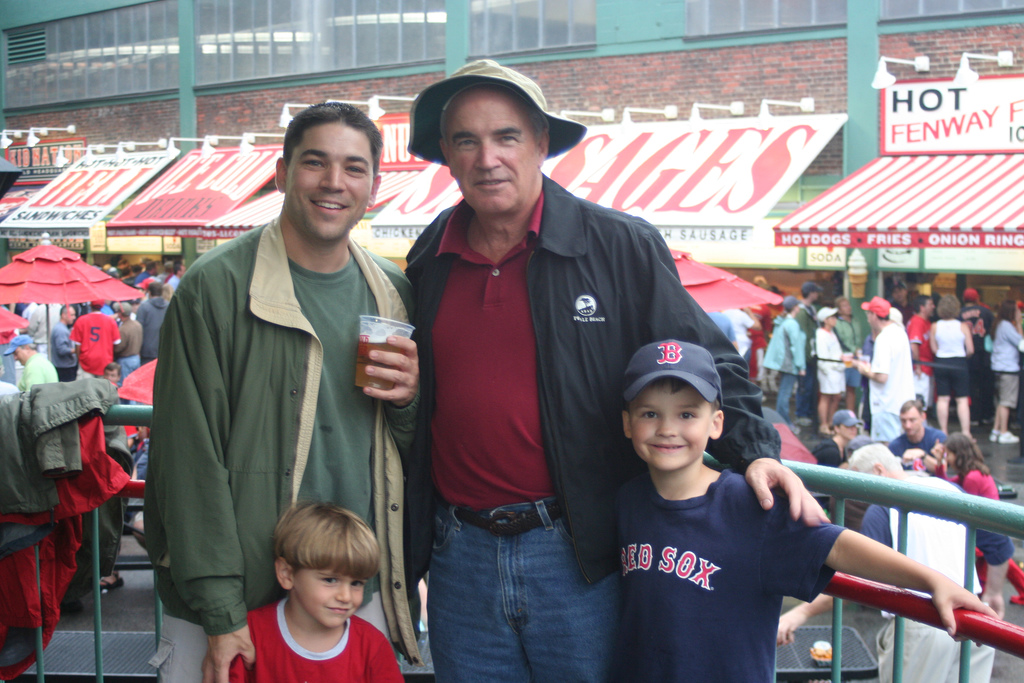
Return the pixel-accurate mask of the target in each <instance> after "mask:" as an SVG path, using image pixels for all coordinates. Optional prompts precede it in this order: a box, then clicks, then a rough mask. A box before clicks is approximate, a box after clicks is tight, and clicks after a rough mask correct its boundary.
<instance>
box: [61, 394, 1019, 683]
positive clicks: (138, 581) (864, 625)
mask: <svg viewBox="0 0 1024 683" xmlns="http://www.w3.org/2000/svg"><path fill="white" fill-rule="evenodd" d="M767 405H774V399H773V400H772V401H771V402H770V403H767ZM932 424H933V426H934V422H932ZM954 425H955V422H954V424H953V425H951V426H950V429H954V428H955V426H954ZM988 431H989V429H988V427H975V428H974V430H973V432H974V435H975V437H976V438H977V439H978V444H979V445H980V446H981V449H982V451H983V452H984V454H985V458H986V461H987V462H988V465H989V467H990V468H991V469H992V474H993V476H995V477H996V478H997V479H999V480H1001V481H1003V482H1005V483H1008V484H1010V485H1012V486H1013V487H1014V488H1015V489H1016V491H1017V493H1018V498H1017V499H1016V500H1012V501H1008V502H1010V503H1012V504H1017V505H1021V504H1024V464H1020V463H1014V462H1012V461H1013V460H1014V459H1017V458H1019V457H1020V455H1021V452H1020V446H1018V445H1012V446H1010V445H998V444H993V443H991V442H990V441H989V440H988ZM803 432H804V434H803V435H802V437H801V439H802V440H803V441H804V443H805V444H806V445H808V446H811V445H813V443H814V442H816V441H817V440H818V438H819V437H818V436H817V435H815V434H812V433H811V430H810V429H804V430H803ZM1015 544H1016V546H1017V552H1016V555H1015V561H1017V562H1018V563H1020V562H1021V561H1022V560H1024V550H1022V546H1021V541H1020V540H1015ZM132 555H144V551H143V550H142V549H141V548H140V547H139V545H138V543H136V542H135V540H134V539H133V538H131V537H125V538H124V543H123V546H122V556H132ZM121 576H122V577H124V580H125V585H124V587H122V588H119V589H117V590H114V591H111V592H109V593H107V594H104V595H102V596H101V598H100V599H101V600H102V603H103V612H102V613H103V629H104V630H105V631H152V630H153V613H154V612H153V605H154V598H153V577H152V573H151V572H150V571H122V572H121ZM1011 590H1012V589H1011ZM1009 595H1010V593H1009V592H1008V593H1007V596H1008V597H1009ZM83 602H84V607H85V610H84V611H83V612H81V613H79V614H73V615H66V616H64V617H63V618H62V619H61V621H60V624H59V625H58V630H71V631H91V630H92V628H93V616H92V606H93V598H92V596H88V597H86V598H85V599H84V600H83ZM792 604H795V602H794V601H790V602H789V603H788V604H787V608H788V606H789V605H792ZM1006 619H1007V621H1010V622H1012V623H1014V624H1017V625H1020V626H1024V606H1021V605H1013V604H1009V600H1007V612H1006ZM830 621H831V618H830V615H827V614H826V615H822V616H820V617H818V618H817V619H816V620H814V621H812V622H811V623H822V624H827V623H830ZM844 623H845V624H846V625H847V626H853V627H854V628H856V629H857V630H858V631H859V632H860V634H861V637H862V638H863V639H864V641H865V643H867V645H868V647H869V648H873V647H874V639H875V634H876V633H877V632H878V630H879V629H880V628H881V627H882V626H883V624H884V620H883V619H882V617H881V615H880V614H879V613H878V611H877V610H872V609H869V608H865V607H860V606H858V605H851V604H849V603H848V605H847V608H846V610H845V613H844ZM875 680H877V679H875ZM992 681H994V682H996V683H1018V682H1019V681H1024V660H1021V659H1018V658H1016V657H1014V656H1012V655H1007V654H1005V653H1002V652H999V653H997V654H996V660H995V667H994V670H993V675H992Z"/></svg>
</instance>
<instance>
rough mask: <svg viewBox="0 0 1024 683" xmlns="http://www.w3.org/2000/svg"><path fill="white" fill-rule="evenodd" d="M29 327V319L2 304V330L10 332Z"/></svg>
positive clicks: (0, 330) (0, 329) (0, 323)
mask: <svg viewBox="0 0 1024 683" xmlns="http://www.w3.org/2000/svg"><path fill="white" fill-rule="evenodd" d="M25 327H28V321H27V320H25V319H24V318H22V317H21V316H20V315H15V314H13V313H11V312H10V311H8V310H7V309H6V308H4V307H3V306H0V332H10V331H11V330H20V329H22V328H25Z"/></svg>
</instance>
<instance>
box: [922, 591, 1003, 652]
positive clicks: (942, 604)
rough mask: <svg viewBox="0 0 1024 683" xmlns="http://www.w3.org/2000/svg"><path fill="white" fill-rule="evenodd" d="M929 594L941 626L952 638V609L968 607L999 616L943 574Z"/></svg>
mask: <svg viewBox="0 0 1024 683" xmlns="http://www.w3.org/2000/svg"><path fill="white" fill-rule="evenodd" d="M940 576H941V575H940ZM931 594H932V604H933V605H935V609H936V610H938V612H939V619H940V620H941V621H942V626H943V627H944V628H945V629H946V633H948V634H949V635H950V636H951V637H953V638H956V637H957V634H956V617H955V616H953V610H955V609H960V608H963V609H968V610H971V611H972V612H980V613H982V614H985V615H988V616H990V617H994V618H998V616H999V615H997V614H996V613H995V611H994V610H993V609H992V608H991V607H989V606H988V605H986V604H985V603H984V602H982V601H981V600H980V599H979V598H978V596H977V595H975V594H974V593H971V592H970V591H968V590H965V589H964V588H962V587H960V586H958V585H956V584H955V583H953V582H952V581H950V580H949V579H947V578H946V577H944V576H943V577H942V580H941V581H936V582H935V586H934V587H933V588H932V590H931ZM957 640H965V638H957Z"/></svg>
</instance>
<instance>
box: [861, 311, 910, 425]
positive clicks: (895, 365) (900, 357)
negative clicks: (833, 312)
mask: <svg viewBox="0 0 1024 683" xmlns="http://www.w3.org/2000/svg"><path fill="white" fill-rule="evenodd" d="M860 307H861V308H862V309H864V310H865V311H867V318H868V324H869V325H870V326H871V332H872V333H873V334H874V335H875V348H874V351H873V352H872V356H871V359H870V360H862V361H857V362H856V367H857V370H858V371H859V372H860V374H862V375H864V376H865V377H867V378H868V380H870V382H871V438H872V439H874V440H875V441H885V442H889V441H892V440H893V439H895V438H896V437H897V436H899V435H900V433H901V432H902V428H901V427H900V407H901V406H902V405H903V404H904V403H905V402H907V401H910V400H912V399H913V398H914V366H913V357H912V356H911V354H910V339H908V338H907V333H906V332H905V331H904V330H903V327H902V326H900V325H895V324H893V321H892V320H890V319H889V312H890V310H891V309H892V306H891V304H890V303H889V302H888V301H886V300H885V299H883V298H882V297H880V296H876V297H873V298H872V299H871V300H870V301H865V302H864V303H862V304H861V305H860Z"/></svg>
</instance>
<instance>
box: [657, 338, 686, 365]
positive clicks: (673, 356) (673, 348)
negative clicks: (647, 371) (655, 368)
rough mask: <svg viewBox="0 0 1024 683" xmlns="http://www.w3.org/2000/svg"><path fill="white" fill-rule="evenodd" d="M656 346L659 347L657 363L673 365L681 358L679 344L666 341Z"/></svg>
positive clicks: (681, 353)
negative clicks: (659, 356) (659, 355)
mask: <svg viewBox="0 0 1024 683" xmlns="http://www.w3.org/2000/svg"><path fill="white" fill-rule="evenodd" d="M658 348H659V349H661V358H659V359H658V365H665V364H671V365H675V364H676V363H678V362H679V361H681V360H682V359H683V349H682V347H681V346H679V344H675V343H673V342H666V343H664V344H658Z"/></svg>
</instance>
